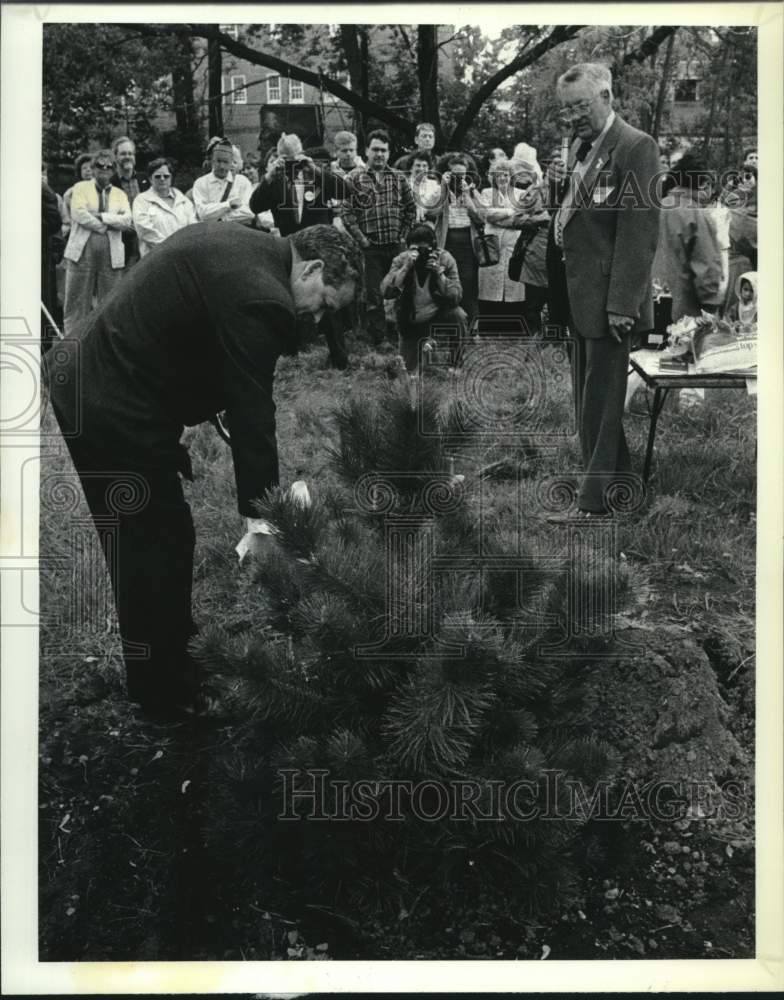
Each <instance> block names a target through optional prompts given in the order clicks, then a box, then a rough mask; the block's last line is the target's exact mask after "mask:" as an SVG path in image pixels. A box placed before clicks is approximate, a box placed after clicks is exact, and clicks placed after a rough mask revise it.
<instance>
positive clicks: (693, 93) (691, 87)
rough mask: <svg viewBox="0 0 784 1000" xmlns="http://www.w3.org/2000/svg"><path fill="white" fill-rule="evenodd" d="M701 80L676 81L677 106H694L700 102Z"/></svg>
mask: <svg viewBox="0 0 784 1000" xmlns="http://www.w3.org/2000/svg"><path fill="white" fill-rule="evenodd" d="M699 82H700V81H699V80H676V81H675V102H676V103H677V104H694V103H695V102H696V101H698V100H699Z"/></svg>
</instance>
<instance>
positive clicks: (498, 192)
mask: <svg viewBox="0 0 784 1000" xmlns="http://www.w3.org/2000/svg"><path fill="white" fill-rule="evenodd" d="M487 177H488V180H489V182H490V186H489V187H486V188H484V190H483V191H482V193H481V194H480V196H479V197H480V199H481V201H482V204H483V205H484V207H485V229H486V231H487V232H488V233H494V234H495V235H496V236H497V237H498V243H499V246H500V249H501V256H500V259H499V261H498V263H497V264H493V265H492V266H490V267H483V268H480V270H479V316H480V322H481V324H482V329H483V332H484V333H500V332H503V331H505V330H506V328H507V327H509V328H510V332H514V330H516V329H517V330H519V329H520V325H519V324H520V321H521V320H522V318H523V309H524V301H525V286H524V285H523V284H521V282H519V281H512V280H511V279H510V278H509V275H508V273H507V272H508V268H509V258H510V257H511V256H512V251H513V250H514V248H515V244H516V243H517V237H518V236H519V235H520V226H521V225H522V223H521V222H520V221H519V219H518V217H517V214H518V213H517V208H516V207H515V199H514V192H513V191H511V190H510V181H511V177H512V167H511V164H510V163H509V161H508V160H507V159H505V158H499V159H496V160H494V161H492V162H491V163H490V165H489V166H488V168H487Z"/></svg>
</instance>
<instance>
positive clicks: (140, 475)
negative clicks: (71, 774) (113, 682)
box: [66, 438, 198, 706]
mask: <svg viewBox="0 0 784 1000" xmlns="http://www.w3.org/2000/svg"><path fill="white" fill-rule="evenodd" d="M66 443H67V444H68V450H69V451H70V453H71V458H72V459H73V463H74V466H75V468H76V471H77V473H78V475H79V479H80V480H81V483H82V488H83V489H84V495H85V498H86V500H87V504H88V506H89V508H90V513H91V514H92V517H93V521H94V523H95V526H96V529H97V530H98V534H99V536H100V540H101V547H102V549H103V553H104V558H105V559H106V565H107V569H108V570H109V576H110V579H111V583H112V591H113V593H114V602H115V607H116V609H117V617H118V619H119V623H120V637H121V639H122V647H123V658H124V660H125V669H126V676H127V680H128V696H129V698H130V699H131V700H132V701H139V702H142V703H144V704H146V705H150V706H155V705H165V704H166V703H170V702H172V701H174V702H177V701H181V700H183V699H184V698H187V697H188V696H189V695H192V694H193V693H195V690H196V687H197V684H198V677H197V675H198V670H197V667H196V665H195V663H194V662H193V661H192V659H191V657H190V656H189V654H188V652H187V643H188V640H189V639H190V637H191V636H193V635H195V633H196V631H197V629H196V627H195V625H194V622H193V618H192V617H191V584H192V577H193V550H194V545H195V533H194V529H193V520H192V518H191V511H190V507H189V506H188V504H187V503H186V501H185V498H184V496H183V492H182V485H181V483H180V478H179V475H178V472H177V469H176V468H175V467H172V468H169V469H154V470H150V469H145V470H141V469H139V468H133V467H129V466H128V465H127V463H125V462H123V461H122V460H120V459H118V458H116V457H112V456H108V455H106V454H103V453H101V452H99V451H96V450H94V449H93V448H92V447H91V446H90V445H88V444H86V443H84V442H83V441H81V440H80V439H78V438H66ZM128 484H132V485H131V487H130V488H129V485H128ZM129 497H130V499H129Z"/></svg>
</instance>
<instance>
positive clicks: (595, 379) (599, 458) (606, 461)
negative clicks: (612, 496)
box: [572, 326, 631, 513]
mask: <svg viewBox="0 0 784 1000" xmlns="http://www.w3.org/2000/svg"><path fill="white" fill-rule="evenodd" d="M572 330H573V331H574V326H572ZM573 336H574V340H573V343H574V352H573V373H574V400H575V410H576V413H577V426H578V428H579V432H580V447H581V450H582V460H583V479H582V483H581V485H580V491H579V493H578V496H577V506H578V507H579V508H580V510H586V511H595V512H597V513H600V512H602V511H605V510H606V509H607V495H608V490H610V489H611V488H612V484H613V481H614V480H615V479H616V476H615V474H616V473H624V472H628V471H629V469H630V468H631V460H630V456H629V448H628V446H627V444H626V435H625V434H624V431H623V407H624V402H625V399H626V379H627V373H628V370H629V349H630V345H631V334H626V336H624V337H622V338H621V343H620V344H619V343H618V342H617V341H615V340H614V339H613V338H612V337H609V336H607V337H598V338H587V337H581V336H580V335H579V333H576V332H573Z"/></svg>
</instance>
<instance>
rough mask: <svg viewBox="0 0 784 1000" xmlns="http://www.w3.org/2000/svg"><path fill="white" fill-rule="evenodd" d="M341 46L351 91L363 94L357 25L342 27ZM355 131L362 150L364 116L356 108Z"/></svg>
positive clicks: (343, 25)
mask: <svg viewBox="0 0 784 1000" xmlns="http://www.w3.org/2000/svg"><path fill="white" fill-rule="evenodd" d="M340 44H341V46H342V48H343V54H344V55H345V57H346V64H347V66H348V78H349V80H350V81H351V89H352V90H353V91H355V92H356V93H357V94H360V93H361V92H362V62H361V60H360V54H359V32H358V25H356V24H341V25H340ZM353 111H354V131H355V132H356V133H357V138H358V140H359V145H360V148H361V147H362V144H363V143H362V139H363V133H364V116H363V114H362V111H361V110H360V109H359V108H356V107H355V108H354V109H353Z"/></svg>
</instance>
